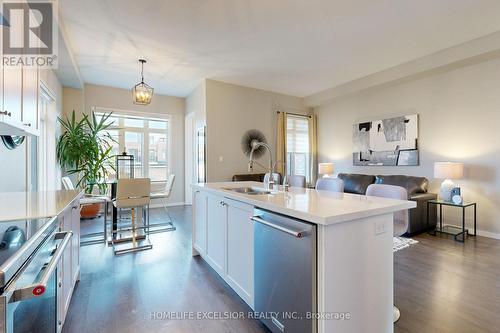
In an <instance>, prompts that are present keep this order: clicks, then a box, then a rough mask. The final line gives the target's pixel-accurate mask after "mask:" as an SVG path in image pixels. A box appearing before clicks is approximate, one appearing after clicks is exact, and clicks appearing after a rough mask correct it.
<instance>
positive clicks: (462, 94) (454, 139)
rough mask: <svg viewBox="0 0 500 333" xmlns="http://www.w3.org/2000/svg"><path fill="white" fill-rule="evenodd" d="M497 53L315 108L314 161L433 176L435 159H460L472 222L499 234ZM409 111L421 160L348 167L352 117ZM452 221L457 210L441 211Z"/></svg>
mask: <svg viewBox="0 0 500 333" xmlns="http://www.w3.org/2000/svg"><path fill="white" fill-rule="evenodd" d="M499 87H500V59H496V60H491V61H486V62H482V63H479V64H475V65H472V66H468V67H462V68H459V69H455V70H453V71H449V72H445V73H439V74H435V75H433V76H428V77H425V78H421V79H418V80H414V81H410V82H405V83H401V84H398V85H394V86H390V87H384V88H375V89H370V90H365V91H363V92H358V93H355V94H351V95H349V96H347V97H343V98H340V99H337V100H334V101H332V102H331V103H329V104H326V105H322V106H319V107H317V108H315V110H314V112H315V113H316V114H317V115H318V145H319V161H320V162H327V161H328V162H329V161H333V162H334V163H335V167H336V171H337V172H357V173H367V174H406V175H415V176H425V177H427V178H428V179H429V180H430V181H431V185H432V186H431V190H432V191H433V192H435V193H438V189H439V183H440V181H438V180H434V179H433V163H434V162H435V161H461V162H464V163H465V165H466V176H465V179H463V180H459V181H456V183H457V184H458V185H460V186H461V187H462V192H463V194H464V196H465V199H466V200H468V201H477V202H478V228H479V229H481V231H482V234H483V235H487V236H492V237H500V130H499V127H498V126H499V124H500V93H499V91H500V90H499V89H500V88H499ZM408 113H418V114H419V116H420V120H419V122H420V128H419V131H420V135H419V144H420V159H421V162H420V166H418V167H354V166H353V164H352V125H353V124H354V123H356V122H358V121H360V120H373V119H380V117H385V116H394V115H401V114H408ZM445 213H446V214H448V215H447V216H448V217H450V219H448V221H452V222H457V221H458V215H457V214H456V213H457V212H453V211H448V210H447V211H446V212H445Z"/></svg>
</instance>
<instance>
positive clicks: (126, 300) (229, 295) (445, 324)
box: [63, 206, 500, 333]
mask: <svg viewBox="0 0 500 333" xmlns="http://www.w3.org/2000/svg"><path fill="white" fill-rule="evenodd" d="M170 211H171V215H172V217H173V219H174V221H175V225H176V227H177V230H176V231H174V232H170V233H161V234H154V235H152V237H151V240H152V243H153V249H152V250H149V251H143V252H137V253H130V254H124V255H121V256H114V255H113V252H112V249H111V248H110V247H107V246H104V245H103V244H96V245H88V246H84V247H82V249H81V281H80V283H79V284H78V285H77V288H76V290H75V294H74V296H73V300H72V301H71V305H70V309H69V313H68V317H67V319H66V324H65V326H64V330H63V332H65V333H70V332H78V333H83V332H92V333H93V332H120V333H122V332H179V333H183V332H217V333H223V332H242V333H243V332H268V331H267V330H266V329H265V328H264V327H263V325H262V324H260V323H259V322H258V321H256V320H252V319H220V320H215V319H203V320H182V319H180V318H179V319H167V318H165V313H167V312H176V315H177V316H178V317H182V316H186V315H187V314H185V315H182V314H181V313H180V312H184V311H185V312H190V313H194V314H195V315H197V314H199V313H201V314H202V313H206V312H213V311H215V312H225V311H227V312H232V313H234V312H244V313H247V312H248V311H251V309H250V308H249V307H248V306H247V305H246V304H245V303H244V302H243V301H242V300H241V299H240V298H239V297H238V296H237V295H236V294H235V293H234V292H233V291H232V290H231V289H230V288H229V287H228V286H227V285H226V284H225V282H223V281H222V279H220V278H219V277H218V275H217V274H216V273H215V272H214V271H213V270H212V269H211V268H210V267H209V266H208V265H207V264H206V263H205V262H204V261H203V260H201V259H199V258H193V257H191V207H190V206H185V207H172V208H171V209H170ZM162 213H163V211H162V210H161V209H158V210H153V211H152V216H151V218H152V219H155V220H160V219H161V218H163V217H164V216H163V214H162ZM101 223H102V221H99V220H97V219H96V220H88V221H82V230H83V231H84V232H86V231H87V230H91V229H94V228H95V227H96V226H97V227H99V228H100V225H102V224H101ZM415 239H417V240H418V241H419V242H420V243H418V244H416V245H414V246H412V247H410V248H407V249H404V250H401V251H399V252H397V253H396V254H395V303H396V305H397V306H398V307H399V309H400V310H401V319H400V320H399V321H398V322H397V323H396V325H395V332H397V333H406V332H415V333H417V332H418V333H434V332H436V333H447V332H450V333H451V332H453V333H474V332H499V331H500V315H499V314H500V255H499V254H500V241H496V240H492V239H487V238H483V237H477V238H470V239H469V240H468V241H467V242H466V243H465V244H460V243H457V242H454V241H453V240H452V239H447V238H446V237H443V238H440V237H434V236H428V235H422V236H417V237H415ZM360 333H365V332H360ZM370 333H378V332H370Z"/></svg>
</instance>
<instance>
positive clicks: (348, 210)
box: [193, 182, 415, 333]
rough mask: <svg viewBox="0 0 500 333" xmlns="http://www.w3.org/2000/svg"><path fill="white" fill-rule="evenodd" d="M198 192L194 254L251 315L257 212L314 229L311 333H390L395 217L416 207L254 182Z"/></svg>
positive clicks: (197, 187)
mask: <svg viewBox="0 0 500 333" xmlns="http://www.w3.org/2000/svg"><path fill="white" fill-rule="evenodd" d="M193 189H194V192H193V196H194V198H193V255H200V256H202V257H203V259H204V260H205V261H206V262H207V263H208V264H209V265H210V266H211V267H212V268H213V269H214V270H215V271H216V272H217V273H218V274H219V275H220V276H221V277H222V278H223V279H224V280H225V281H226V282H227V283H228V284H229V285H230V286H231V287H232V288H233V290H234V291H235V292H236V293H237V294H238V295H239V296H240V297H241V298H242V299H243V300H244V301H245V302H246V303H247V304H248V305H249V306H250V307H251V308H252V309H253V310H255V307H254V305H256V304H255V293H256V291H255V290H254V287H255V281H256V279H258V277H259V275H260V274H262V272H258V271H254V268H255V269H258V268H257V267H261V266H257V267H256V266H255V263H256V262H258V261H257V260H256V258H255V257H254V255H255V253H259V249H258V248H255V244H254V238H255V239H257V236H258V235H256V234H254V229H255V230H260V229H257V228H254V224H258V223H256V222H255V220H259V218H257V219H255V217H254V214H256V212H259V211H264V212H269V213H272V214H277V216H283V217H284V218H289V219H293V220H295V221H301V222H305V223H307V224H310V225H312V226H314V230H315V232H316V235H315V237H314V242H313V246H314V250H315V251H314V253H313V259H314V262H313V265H312V266H311V267H313V270H314V271H313V272H312V275H311V279H312V280H313V281H309V282H310V283H311V284H312V285H313V290H314V295H313V296H312V306H311V312H312V313H311V316H312V317H313V321H314V324H313V328H312V330H311V331H312V332H316V331H317V332H320V333H328V332H342V333H351V332H352V333H359V332H375V333H379V332H380V333H387V332H393V301H394V300H393V251H392V246H393V245H392V242H393V237H392V234H393V213H394V212H396V211H400V210H405V209H411V208H414V207H415V203H414V202H410V201H401V200H392V199H385V198H377V197H368V196H361V195H354V194H346V193H335V192H328V191H318V190H313V189H304V188H289V190H288V191H284V190H283V188H282V187H279V186H278V187H276V188H271V189H270V188H266V187H265V186H264V184H262V183H257V182H227V183H205V184H195V185H193ZM252 218H253V219H254V220H252ZM261 220H262V219H261ZM264 222H265V221H264ZM285 231H286V230H285ZM295 236H296V237H299V238H300V237H301V235H300V233H296V234H295ZM260 245H261V243H259V246H260ZM275 249H276V247H275ZM279 250H280V251H279V252H280V253H281V255H283V254H286V253H287V249H279ZM281 250H283V251H281ZM268 256H279V254H278V253H268ZM278 263H279V261H278ZM304 269H310V268H309V267H306V268H304ZM297 272H299V271H297ZM289 279H294V276H290V277H289ZM270 283H274V284H275V285H276V288H279V286H280V283H279V281H278V282H277V281H270ZM291 299H292V300H293V297H292V298H291ZM295 302H297V300H295ZM290 303H293V301H292V302H290ZM297 320H300V319H297ZM275 322H276V323H277V324H276V329H277V330H281V328H283V327H280V325H282V324H280V323H279V322H278V321H275ZM266 325H268V326H269V324H267V323H266ZM291 325H292V324H291ZM283 329H284V328H283ZM286 331H289V332H293V330H291V329H287V330H286Z"/></svg>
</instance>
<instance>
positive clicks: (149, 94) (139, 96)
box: [132, 59, 154, 105]
mask: <svg viewBox="0 0 500 333" xmlns="http://www.w3.org/2000/svg"><path fill="white" fill-rule="evenodd" d="M139 62H140V63H141V66H142V67H141V82H140V83H138V84H136V85H135V86H134V87H133V88H132V101H133V102H134V104H139V105H148V104H149V103H151V98H153V92H154V89H153V87H151V86H149V85H147V84H146V83H144V64H145V63H146V60H144V59H139Z"/></svg>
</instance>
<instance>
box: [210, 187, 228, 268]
mask: <svg viewBox="0 0 500 333" xmlns="http://www.w3.org/2000/svg"><path fill="white" fill-rule="evenodd" d="M222 199H223V198H222V197H219V196H215V195H207V252H206V257H205V259H206V260H207V261H208V263H209V264H210V266H212V268H213V269H215V271H216V272H217V273H219V275H220V276H221V277H224V276H225V275H226V226H227V209H226V205H225V204H224V201H223V200H222Z"/></svg>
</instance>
